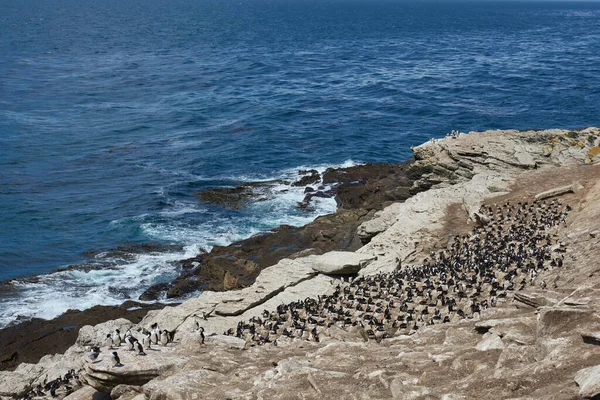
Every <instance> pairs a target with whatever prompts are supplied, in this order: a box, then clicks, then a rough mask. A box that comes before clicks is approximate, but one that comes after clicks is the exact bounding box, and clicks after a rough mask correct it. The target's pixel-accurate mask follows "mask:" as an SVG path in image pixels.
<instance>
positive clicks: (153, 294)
mask: <svg viewBox="0 0 600 400" xmlns="http://www.w3.org/2000/svg"><path fill="white" fill-rule="evenodd" d="M169 287H170V285H169V284H168V283H166V282H165V283H157V284H155V285H152V286H150V287H149V288H148V289H146V290H145V291H144V293H142V294H141V296H140V298H139V299H140V300H142V301H154V300H158V299H159V298H160V297H161V296H162V294H164V293H166V292H167V290H169Z"/></svg>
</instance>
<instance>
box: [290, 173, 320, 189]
mask: <svg viewBox="0 0 600 400" xmlns="http://www.w3.org/2000/svg"><path fill="white" fill-rule="evenodd" d="M298 173H299V174H300V175H304V176H303V177H302V178H300V179H299V180H297V181H296V182H294V183H292V186H307V185H312V184H314V183H318V182H320V181H321V175H320V174H319V171H317V170H316V169H311V170H308V171H307V170H301V171H298Z"/></svg>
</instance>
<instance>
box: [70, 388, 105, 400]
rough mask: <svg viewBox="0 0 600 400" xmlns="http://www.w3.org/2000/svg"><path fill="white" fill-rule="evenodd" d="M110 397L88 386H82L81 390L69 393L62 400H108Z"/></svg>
mask: <svg viewBox="0 0 600 400" xmlns="http://www.w3.org/2000/svg"><path fill="white" fill-rule="evenodd" d="M110 399H111V396H110V394H109V393H105V392H98V391H97V390H96V389H94V388H93V387H90V386H84V387H82V388H81V389H79V390H77V391H75V392H73V393H71V394H70V395H68V396H67V397H65V398H64V399H63V400H110Z"/></svg>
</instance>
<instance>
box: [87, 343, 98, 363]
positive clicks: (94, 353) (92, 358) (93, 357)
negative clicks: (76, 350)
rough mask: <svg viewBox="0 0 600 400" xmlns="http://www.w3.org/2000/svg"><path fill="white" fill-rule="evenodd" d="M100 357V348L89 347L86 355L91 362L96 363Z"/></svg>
mask: <svg viewBox="0 0 600 400" xmlns="http://www.w3.org/2000/svg"><path fill="white" fill-rule="evenodd" d="M99 355H100V347H96V346H94V347H91V348H90V351H89V353H88V358H89V359H90V361H92V362H96V361H97V360H98V356H99Z"/></svg>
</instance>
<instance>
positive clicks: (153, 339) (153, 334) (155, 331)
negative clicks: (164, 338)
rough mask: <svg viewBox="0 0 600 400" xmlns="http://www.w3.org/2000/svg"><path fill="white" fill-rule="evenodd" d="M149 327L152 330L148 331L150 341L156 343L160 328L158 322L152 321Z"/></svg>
mask: <svg viewBox="0 0 600 400" xmlns="http://www.w3.org/2000/svg"><path fill="white" fill-rule="evenodd" d="M150 329H152V332H151V333H150V342H152V344H158V338H159V336H160V330H159V328H158V324H157V323H154V324H152V325H151V326H150Z"/></svg>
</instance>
